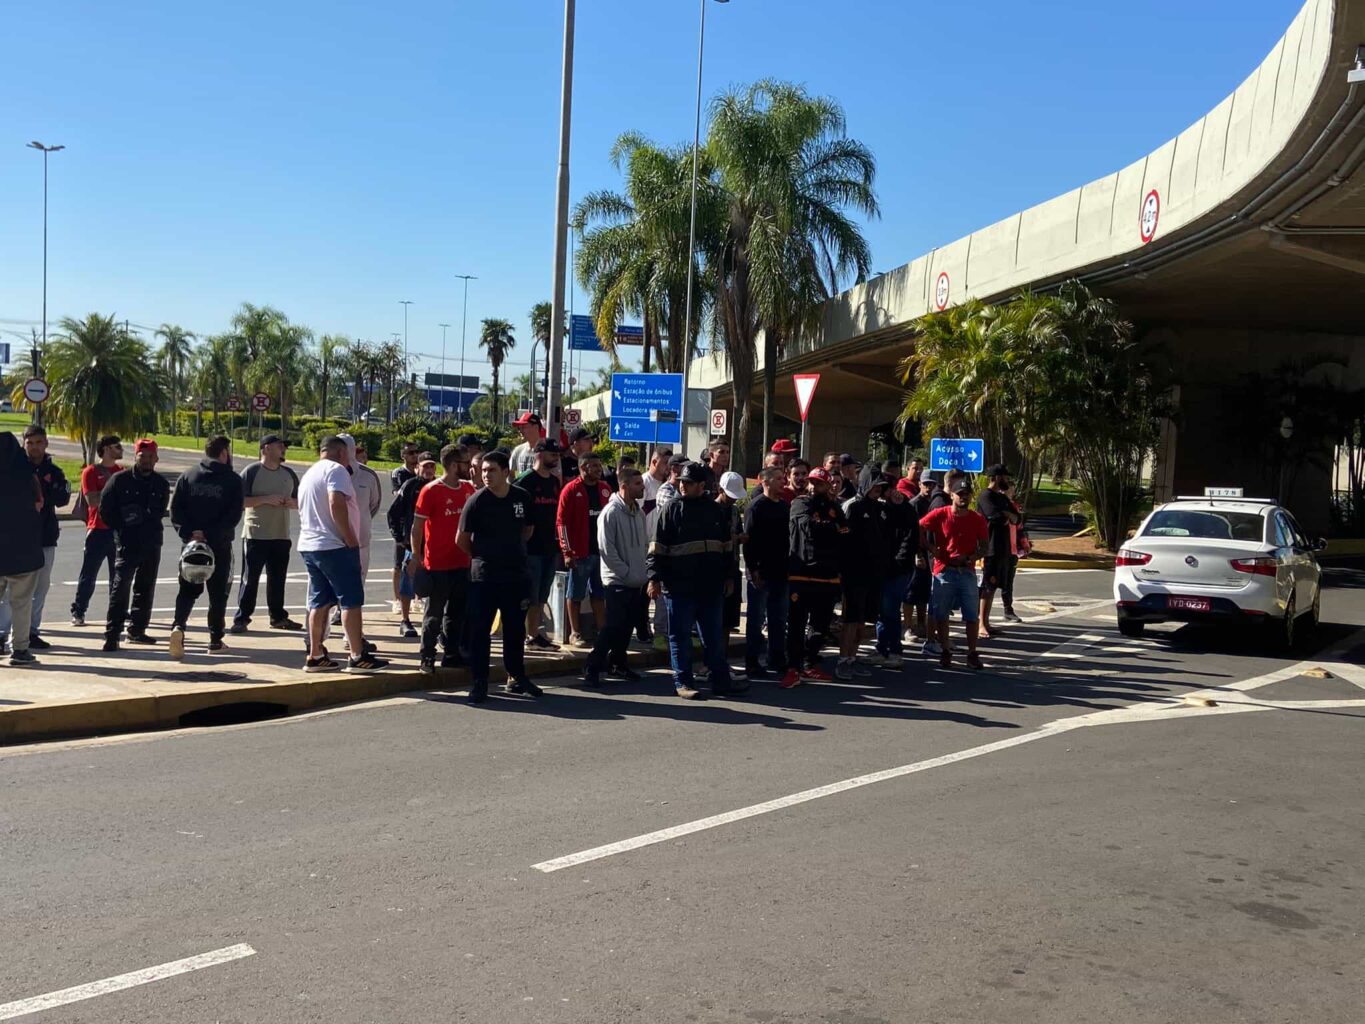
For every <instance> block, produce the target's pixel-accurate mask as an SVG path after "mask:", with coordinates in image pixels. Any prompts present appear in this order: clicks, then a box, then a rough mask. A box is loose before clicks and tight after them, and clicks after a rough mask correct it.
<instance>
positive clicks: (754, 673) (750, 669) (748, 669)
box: [744, 665, 769, 679]
mask: <svg viewBox="0 0 1365 1024" xmlns="http://www.w3.org/2000/svg"><path fill="white" fill-rule="evenodd" d="M744 674H745V675H746V676H748V677H749V678H750V679H768V678H769V673H768V670H767V669H766V668H764V667H763V666H762V665H745V666H744Z"/></svg>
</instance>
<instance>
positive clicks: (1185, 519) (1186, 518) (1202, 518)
mask: <svg viewBox="0 0 1365 1024" xmlns="http://www.w3.org/2000/svg"><path fill="white" fill-rule="evenodd" d="M1142 535H1143V536H1144V537H1199V538H1202V539H1207V540H1249V541H1255V542H1257V543H1259V542H1260V541H1261V540H1262V538H1263V537H1264V536H1265V520H1264V519H1263V518H1262V517H1261V516H1260V515H1258V514H1256V513H1254V512H1221V511H1219V512H1212V511H1195V510H1194V509H1163V510H1162V511H1160V512H1156V513H1153V515H1152V518H1151V519H1149V520H1148V521H1147V528H1146V529H1145V530H1143V531H1142Z"/></svg>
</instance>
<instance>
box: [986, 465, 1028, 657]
mask: <svg viewBox="0 0 1365 1024" xmlns="http://www.w3.org/2000/svg"><path fill="white" fill-rule="evenodd" d="M986 479H988V480H989V481H990V486H989V487H987V488H986V489H985V490H984V491H982V492H981V494H980V495H979V496H978V497H977V499H976V510H977V511H978V512H980V513H981V514H982V515H983V516H985V517H986V522H987V524H989V527H990V537H989V539H988V541H987V542H986V557H985V559H984V560H983V561H982V563H981V635H982V636H983V637H984V638H985V639H987V640H989V639H990V638H991V636H992V634H994V633H997V632H999V631H998V630H997V629H996V628H995V627H994V626H992V625H991V621H990V620H991V604H992V602H993V600H994V598H995V592H996V591H997V590H999V589H1000V586H1001V584H1002V583H1004V581H1005V574H1006V572H1007V571H1008V570H1009V559H1010V527H1011V526H1012V525H1014V524H1017V523H1018V522H1019V513H1017V512H1016V511H1015V510H1014V502H1012V501H1010V498H1009V495H1008V494H1006V493H1005V492H1006V491H1007V490H1008V489H1009V486H1010V471H1009V470H1008V469H1006V468H1005V467H1004V466H1002V465H1000V464H998V463H997V464H996V465H994V466H991V467H990V468H989V469H987V470H986Z"/></svg>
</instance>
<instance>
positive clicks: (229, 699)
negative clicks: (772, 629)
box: [0, 636, 744, 746]
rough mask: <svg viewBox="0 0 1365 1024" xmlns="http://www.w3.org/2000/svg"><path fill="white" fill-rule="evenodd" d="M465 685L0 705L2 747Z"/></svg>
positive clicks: (455, 677) (566, 661)
mask: <svg viewBox="0 0 1365 1024" xmlns="http://www.w3.org/2000/svg"><path fill="white" fill-rule="evenodd" d="M743 649H744V639H743V637H742V636H741V637H731V639H730V652H731V654H733V653H734V652H735V651H737V650H738V651H740V652H742V651H743ZM587 655H588V652H587V651H582V652H579V651H567V652H561V653H560V654H559V655H557V656H555V657H553V658H535V659H533V660H528V661H527V663H526V669H527V675H529V676H532V677H543V676H562V675H576V674H578V673H580V672H581V671H582V669H583V665H584V664H585V662H586V661H587ZM629 661H630V665H631V667H632V668H637V669H638V668H648V667H652V666H657V665H667V664H668V653H667V652H666V651H658V650H654V649H650V650H639V649H636V650H631V651H630V652H629ZM506 678H507V675H506V673H505V672H504V671H503V668H502V665H501V664H500V663H499V662H498V661H497V660H496V659H495V661H494V664H493V665H492V666H491V671H490V672H489V684H490V685H498V684H501V683H503V682H505V681H506ZM468 686H469V672H468V671H467V670H466V669H437V671H436V675H434V676H427V675H423V674H421V673H420V672H418V671H417V670H416V669H415V668H413V669H399V670H393V671H385V672H375V673H368V674H363V675H362V674H356V675H352V674H350V673H344V672H343V673H335V674H331V675H326V676H309V677H306V678H303V679H296V680H290V681H288V682H280V683H272V682H259V683H251V682H243V683H235V684H231V685H226V686H216V687H212V688H206V689H195V690H192V691H186V692H181V693H167V694H129V695H126V696H118V697H92V698H88V699H83V700H73V701H68V702H65V703H53V704H35V705H15V706H10V707H0V746H4V745H9V744H17V743H29V742H33V741H35V740H50V739H63V738H72V737H81V736H96V735H100V734H104V733H123V732H138V731H145V730H154V729H174V728H179V727H180V719H181V716H182V715H186V714H189V713H190V712H192V711H202V710H204V709H206V708H214V707H224V706H227V705H232V704H247V703H265V704H278V705H281V706H283V707H284V708H286V709H287V712H288V714H297V713H298V712H301V711H313V710H317V709H319V708H325V707H333V706H336V705H340V704H351V703H356V702H360V701H369V700H379V699H382V698H384V697H392V696H394V695H396V694H400V693H412V692H416V691H425V690H441V691H447V690H462V689H466V688H467V687H468ZM662 695H663V694H661V696H662Z"/></svg>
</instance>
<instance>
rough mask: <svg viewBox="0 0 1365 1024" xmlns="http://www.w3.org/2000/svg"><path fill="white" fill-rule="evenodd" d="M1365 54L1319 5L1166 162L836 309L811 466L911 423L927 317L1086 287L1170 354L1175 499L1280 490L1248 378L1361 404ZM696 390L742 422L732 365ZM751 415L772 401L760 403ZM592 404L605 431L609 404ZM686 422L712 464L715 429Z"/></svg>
mask: <svg viewBox="0 0 1365 1024" xmlns="http://www.w3.org/2000/svg"><path fill="white" fill-rule="evenodd" d="M1362 44H1365V0H1308V2H1307V3H1305V4H1304V5H1303V7H1302V9H1301V10H1300V11H1299V12H1298V14H1297V16H1296V17H1295V18H1294V19H1293V22H1292V23H1291V24H1290V26H1289V29H1288V31H1286V32H1285V34H1284V37H1283V38H1282V39H1281V40H1280V41H1279V42H1278V43H1277V44H1276V45H1275V47H1274V48H1273V49H1272V50H1271V52H1270V53H1269V55H1267V57H1266V58H1265V60H1264V61H1262V63H1261V65H1260V66H1259V67H1258V68H1256V69H1255V71H1253V72H1252V74H1251V75H1250V76H1249V77H1248V78H1247V79H1246V80H1245V81H1244V82H1243V83H1242V84H1241V85H1240V86H1239V87H1238V88H1237V89H1236V90H1235V91H1234V92H1232V93H1231V94H1230V95H1229V96H1228V97H1227V98H1226V99H1225V100H1223V101H1222V102H1221V103H1219V104H1218V105H1217V106H1216V107H1215V108H1214V109H1213V110H1211V111H1210V112H1209V113H1208V114H1207V115H1205V116H1204V117H1202V118H1201V119H1200V120H1199V121H1197V122H1196V123H1194V124H1193V125H1190V126H1189V127H1188V128H1186V129H1185V130H1184V131H1182V132H1181V133H1180V134H1179V135H1177V136H1175V137H1174V138H1172V139H1171V140H1170V141H1168V142H1167V143H1165V144H1164V145H1162V146H1161V147H1160V148H1158V149H1157V150H1155V151H1154V152H1152V153H1150V154H1148V155H1147V156H1145V157H1143V158H1142V159H1140V160H1137V161H1135V162H1134V163H1132V164H1129V165H1128V166H1127V167H1124V168H1122V169H1121V170H1118V171H1116V172H1114V173H1113V174H1110V175H1109V176H1107V177H1104V178H1101V179H1099V180H1097V181H1092V182H1090V183H1089V184H1087V185H1084V186H1083V187H1081V188H1078V189H1075V190H1073V191H1071V192H1068V193H1066V194H1064V195H1060V196H1057V197H1056V198H1053V199H1050V200H1048V201H1046V202H1044V203H1040V204H1039V205H1037V206H1034V207H1032V208H1030V209H1028V210H1024V211H1022V212H1020V213H1017V214H1015V215H1014V216H1012V217H1009V218H1007V219H1005V220H1002V221H1000V222H998V223H996V224H991V225H989V226H987V227H984V228H982V229H980V230H979V231H976V232H974V233H972V234H971V235H968V236H967V237H965V238H961V239H958V240H957V241H955V242H952V243H950V244H949V245H946V246H943V247H942V248H938V249H935V250H933V251H932V252H929V253H926V254H924V255H922V256H920V257H918V258H916V259H914V260H912V261H910V262H909V263H907V264H905V265H904V266H902V267H899V268H898V269H896V270H893V271H891V272H889V273H886V274H883V275H881V276H879V277H877V278H874V279H872V280H870V281H867V282H866V283H864V284H860V285H858V286H856V287H854V288H852V289H850V290H849V291H847V292H845V293H844V294H842V295H840V296H838V297H837V298H835V299H833V300H831V301H830V302H829V303H828V304H827V305H826V308H825V310H824V313H823V317H822V323H821V328H820V330H819V331H818V332H816V333H815V334H814V335H812V336H810V337H806V338H803V339H802V340H801V341H800V342H799V343H798V344H796V345H794V346H792V347H790V348H789V349H788V351H787V353H786V355H785V358H784V359H783V362H782V364H781V366H780V367H779V374H778V389H777V411H778V413H779V414H780V415H781V416H782V417H783V420H782V421H780V422H782V424H783V426H784V427H786V426H790V425H791V424H794V423H795V420H796V401H795V395H794V393H793V389H792V385H791V374H792V373H801V372H811V371H818V372H820V373H821V374H822V375H823V376H822V379H821V383H820V389H819V393H818V395H817V398H816V403H815V406H814V411H813V413H812V418H811V425H810V447H811V449H812V450H813V451H817V452H818V451H823V450H827V449H841V450H843V449H847V450H854V451H859V450H863V449H864V448H865V446H866V441H867V435H868V432H869V431H870V430H873V429H876V428H878V427H884V426H885V425H887V424H889V423H891V422H892V421H893V420H894V419H895V416H896V414H897V412H898V411H899V408H900V405H901V400H902V389H901V387H900V385H899V384H898V383H897V381H896V379H895V374H894V370H895V367H896V365H897V363H899V362H900V360H901V359H902V358H904V356H905V355H906V354H907V353H908V352H909V351H910V349H911V347H912V346H913V343H914V329H913V326H912V324H913V322H914V321H915V320H916V319H917V318H918V317H920V316H921V315H923V314H925V313H928V312H930V311H931V310H934V309H941V308H945V307H946V306H948V305H952V304H956V303H959V302H962V301H963V300H965V299H967V298H971V297H975V298H981V299H984V300H987V301H991V300H997V299H1003V298H1006V297H1008V296H1009V295H1011V294H1013V293H1015V292H1017V291H1019V290H1020V289H1023V288H1033V289H1045V288H1047V287H1049V286H1051V285H1055V284H1056V283H1058V282H1060V281H1062V280H1064V279H1066V278H1070V277H1079V278H1081V279H1082V280H1083V281H1085V282H1086V283H1087V284H1089V285H1090V286H1091V287H1092V288H1093V289H1095V290H1096V291H1098V292H1100V293H1101V294H1105V295H1108V296H1111V297H1112V298H1114V299H1116V300H1117V301H1118V302H1119V304H1120V306H1121V308H1122V309H1123V311H1124V313H1125V315H1126V316H1128V317H1129V318H1130V319H1132V320H1133V321H1134V322H1135V323H1136V324H1137V326H1138V328H1139V331H1140V332H1141V333H1144V334H1148V335H1151V336H1154V337H1158V338H1160V339H1161V340H1163V341H1165V342H1166V343H1167V347H1168V350H1169V351H1170V353H1171V356H1172V359H1173V361H1174V364H1175V365H1174V368H1175V370H1176V374H1177V379H1178V380H1179V381H1180V382H1181V384H1180V391H1179V407H1180V415H1179V416H1178V418H1177V420H1176V422H1175V423H1174V424H1173V425H1172V429H1171V430H1170V431H1169V432H1168V442H1167V445H1166V449H1165V451H1164V452H1163V453H1162V456H1161V459H1160V465H1159V470H1158V474H1157V476H1158V480H1157V483H1158V487H1159V491H1160V492H1161V494H1162V495H1163V496H1164V495H1165V494H1169V493H1188V492H1189V491H1190V490H1191V489H1197V488H1202V487H1203V486H1204V484H1205V483H1208V482H1221V483H1229V482H1233V483H1243V484H1244V485H1245V486H1247V487H1248V488H1250V489H1253V490H1265V489H1269V490H1273V483H1274V482H1273V481H1270V480H1268V479H1266V477H1267V471H1266V469H1265V467H1264V466H1263V465H1261V464H1260V463H1259V461H1258V460H1257V458H1256V457H1255V456H1254V455H1253V454H1252V453H1250V452H1249V451H1248V446H1247V445H1246V444H1245V443H1244V441H1245V439H1244V438H1243V439H1242V441H1243V443H1240V444H1239V443H1238V438H1237V437H1236V436H1235V435H1232V436H1229V430H1228V428H1227V426H1226V425H1227V424H1229V423H1231V422H1233V420H1234V419H1235V417H1233V416H1230V415H1229V413H1230V410H1229V408H1228V403H1229V401H1230V385H1232V384H1234V383H1235V382H1236V377H1237V376H1238V375H1240V374H1243V373H1246V372H1252V371H1260V372H1269V371H1274V370H1276V369H1277V368H1279V367H1281V366H1283V365H1284V364H1285V363H1287V362H1289V361H1292V360H1295V359H1303V358H1305V357H1307V356H1310V355H1311V356H1329V357H1334V358H1335V359H1339V360H1340V362H1341V363H1342V364H1344V366H1345V367H1346V369H1345V370H1344V371H1338V370H1332V371H1325V372H1331V373H1334V374H1336V382H1337V383H1341V384H1345V385H1347V386H1353V387H1362V386H1365V302H1363V301H1362V300H1365V172H1362V171H1361V165H1362V163H1365V82H1361V83H1352V82H1348V76H1349V73H1350V72H1351V70H1352V69H1353V68H1354V67H1355V66H1356V58H1357V49H1358V47H1360V46H1361V45H1362ZM760 351H761V349H760ZM758 384H759V386H760V387H761V378H760V379H759V381H758ZM689 386H690V387H691V388H694V389H700V390H701V391H703V392H705V393H707V394H709V395H710V400H711V403H712V404H713V405H714V406H716V407H725V408H728V409H731V410H733V408H734V404H735V395H734V393H733V386H732V384H731V382H730V374H729V372H728V369H727V367H726V365H725V361H724V357H723V355H715V356H712V357H709V358H706V359H701V360H697V361H696V362H695V363H694V365H693V368H692V373H691V376H690V379H689ZM749 397H750V400H751V401H753V402H755V403H761V401H762V398H761V391H760V390H759V389H758V388H756V389H755V391H754V393H753V394H752V395H751V396H749ZM698 404H700V403H698ZM580 405H581V406H582V407H583V408H584V410H585V415H586V416H587V417H589V418H594V417H598V416H603V415H606V414H608V412H609V410H608V409H607V408H606V403H605V402H604V401H603V400H602V399H600V398H599V399H591V400H589V401H587V402H584V403H580ZM689 412H690V413H692V415H691V416H690V417H689V418H693V419H696V421H697V425H696V426H694V427H691V428H689V431H690V432H689V439H690V442H691V447H696V446H698V445H699V444H700V443H701V441H702V440H703V438H704V436H705V426H704V425H703V424H702V423H701V421H700V419H699V417H698V416H697V411H694V410H689ZM733 419H734V417H733V415H732V416H731V420H732V422H733ZM759 440H761V439H754V446H755V449H756V448H757V444H758V442H759ZM691 447H690V448H689V450H691ZM756 464H757V451H756V450H755V451H754V452H751V453H750V455H749V461H748V465H750V466H754V465H756ZM1328 488H1329V484H1328V478H1327V475H1326V474H1325V473H1324V472H1322V471H1319V470H1305V471H1304V472H1303V473H1302V474H1301V475H1300V477H1299V480H1298V483H1297V486H1296V488H1295V501H1294V507H1295V508H1296V510H1297V511H1298V513H1299V514H1300V516H1301V518H1303V519H1304V520H1305V521H1306V522H1307V523H1309V524H1311V526H1312V528H1318V527H1321V526H1323V525H1325V523H1326V520H1327V507H1328V505H1327V502H1328V500H1329V499H1328ZM1196 493H1197V490H1196Z"/></svg>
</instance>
